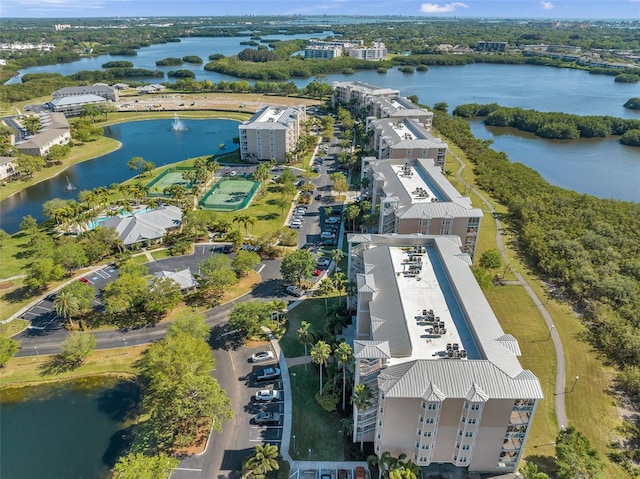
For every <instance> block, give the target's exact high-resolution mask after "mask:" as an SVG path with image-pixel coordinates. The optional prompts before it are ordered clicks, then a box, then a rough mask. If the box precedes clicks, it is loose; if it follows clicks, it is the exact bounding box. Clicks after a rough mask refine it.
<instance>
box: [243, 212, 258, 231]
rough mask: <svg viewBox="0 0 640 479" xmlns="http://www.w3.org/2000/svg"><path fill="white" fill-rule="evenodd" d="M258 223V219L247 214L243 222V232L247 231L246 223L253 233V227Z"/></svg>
mask: <svg viewBox="0 0 640 479" xmlns="http://www.w3.org/2000/svg"><path fill="white" fill-rule="evenodd" d="M257 223H258V219H257V218H256V217H255V216H247V220H246V221H245V223H244V230H245V233H247V234H248V233H249V232H248V231H247V225H251V234H252V235H253V227H254V226H255V225H256V224H257Z"/></svg>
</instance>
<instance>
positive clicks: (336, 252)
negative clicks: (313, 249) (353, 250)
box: [331, 248, 344, 268]
mask: <svg viewBox="0 0 640 479" xmlns="http://www.w3.org/2000/svg"><path fill="white" fill-rule="evenodd" d="M342 258H344V251H342V250H341V249H338V248H335V249H332V250H331V259H332V260H333V262H334V263H335V264H336V268H337V267H338V263H339V262H340V260H341V259H342Z"/></svg>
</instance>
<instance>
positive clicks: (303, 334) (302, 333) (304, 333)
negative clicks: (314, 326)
mask: <svg viewBox="0 0 640 479" xmlns="http://www.w3.org/2000/svg"><path fill="white" fill-rule="evenodd" d="M296 336H297V337H298V341H300V342H301V343H302V344H304V355H305V356H306V355H307V345H309V344H311V343H312V342H313V332H312V331H311V323H310V322H308V321H302V323H300V327H299V328H298V330H297V331H296ZM306 364H307V363H305V369H306Z"/></svg>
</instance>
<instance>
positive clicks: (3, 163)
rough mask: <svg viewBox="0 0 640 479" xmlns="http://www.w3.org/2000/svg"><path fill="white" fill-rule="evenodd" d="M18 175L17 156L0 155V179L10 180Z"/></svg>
mask: <svg viewBox="0 0 640 479" xmlns="http://www.w3.org/2000/svg"><path fill="white" fill-rule="evenodd" d="M18 176H20V171H19V170H18V163H17V158H15V157H13V156H0V181H6V180H11V179H13V178H17V177H18Z"/></svg>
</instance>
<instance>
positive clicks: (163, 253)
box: [151, 249, 171, 261]
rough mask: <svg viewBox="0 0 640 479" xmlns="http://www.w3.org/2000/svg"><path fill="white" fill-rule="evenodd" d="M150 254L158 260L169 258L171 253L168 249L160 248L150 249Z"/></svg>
mask: <svg viewBox="0 0 640 479" xmlns="http://www.w3.org/2000/svg"><path fill="white" fill-rule="evenodd" d="M151 256H152V257H153V259H155V260H156V261H158V260H160V259H165V258H169V257H170V256H171V254H169V250H168V249H161V250H158V251H152V252H151Z"/></svg>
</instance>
